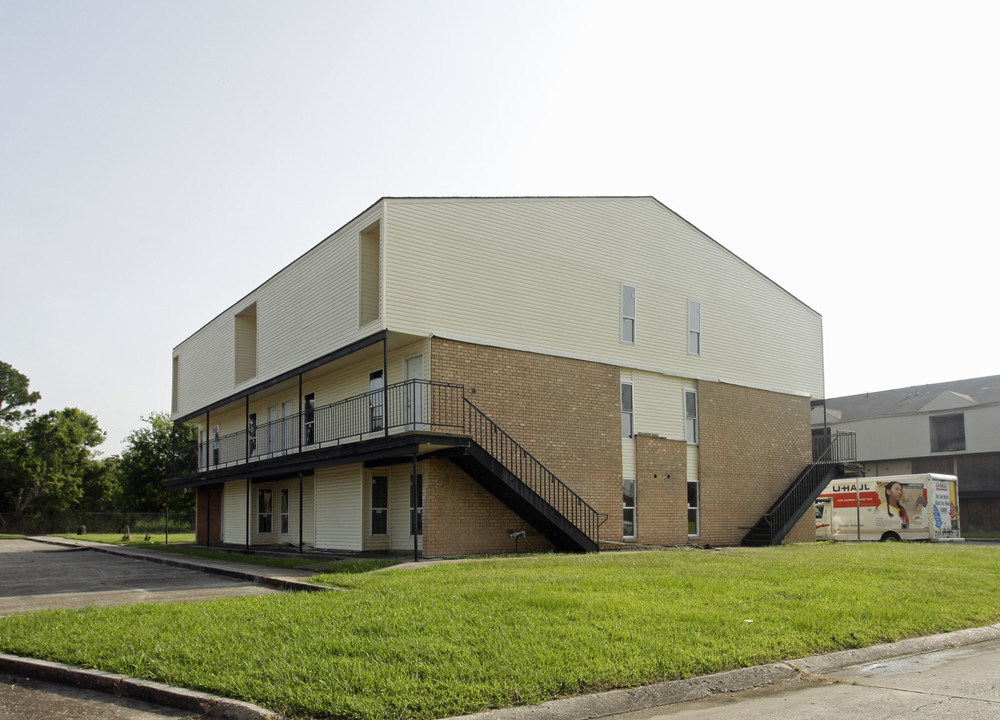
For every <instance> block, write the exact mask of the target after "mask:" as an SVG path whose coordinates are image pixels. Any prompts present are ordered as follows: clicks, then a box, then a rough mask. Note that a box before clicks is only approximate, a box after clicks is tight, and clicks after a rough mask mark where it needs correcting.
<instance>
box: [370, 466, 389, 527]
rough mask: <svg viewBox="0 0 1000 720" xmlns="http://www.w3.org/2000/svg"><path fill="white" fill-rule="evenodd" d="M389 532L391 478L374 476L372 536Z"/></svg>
mask: <svg viewBox="0 0 1000 720" xmlns="http://www.w3.org/2000/svg"><path fill="white" fill-rule="evenodd" d="M388 532H389V478H387V477H385V476H384V475H373V476H372V535H386V534H388Z"/></svg>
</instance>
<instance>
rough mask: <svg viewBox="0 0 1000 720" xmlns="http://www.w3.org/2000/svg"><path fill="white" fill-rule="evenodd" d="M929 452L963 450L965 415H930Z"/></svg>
mask: <svg viewBox="0 0 1000 720" xmlns="http://www.w3.org/2000/svg"><path fill="white" fill-rule="evenodd" d="M928 419H929V420H930V426H931V452H954V451H957V450H965V415H963V414H962V413H959V414H957V415H932V416H931V417H930V418H928Z"/></svg>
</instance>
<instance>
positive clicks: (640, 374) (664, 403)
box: [622, 370, 691, 440]
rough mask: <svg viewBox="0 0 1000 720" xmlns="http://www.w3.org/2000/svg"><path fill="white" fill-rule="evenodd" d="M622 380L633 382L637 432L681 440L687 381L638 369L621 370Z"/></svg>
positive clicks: (689, 384) (689, 382)
mask: <svg viewBox="0 0 1000 720" xmlns="http://www.w3.org/2000/svg"><path fill="white" fill-rule="evenodd" d="M626 376H627V377H626ZM622 380H629V381H631V382H632V386H633V395H634V403H635V431H636V432H637V433H649V434H652V435H658V436H660V437H665V438H669V439H671V440H683V439H684V392H683V391H684V388H685V387H690V386H691V381H690V380H684V379H682V378H676V377H669V376H666V375H660V374H658V373H652V372H645V371H640V370H631V371H629V370H623V371H622Z"/></svg>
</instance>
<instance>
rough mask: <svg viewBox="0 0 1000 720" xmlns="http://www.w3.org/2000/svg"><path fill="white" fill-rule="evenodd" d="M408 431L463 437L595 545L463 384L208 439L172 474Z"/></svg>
mask: <svg viewBox="0 0 1000 720" xmlns="http://www.w3.org/2000/svg"><path fill="white" fill-rule="evenodd" d="M412 430H422V431H439V432H441V431H443V432H460V433H462V434H464V435H468V436H469V437H471V439H472V440H474V441H475V442H476V443H477V444H478V445H479V446H480V447H482V448H483V450H484V451H486V452H487V453H488V454H489V455H490V456H492V457H493V458H494V459H495V460H496V461H497V462H499V463H500V464H501V465H502V466H503V467H504V468H506V469H507V471H509V472H510V473H512V474H513V475H514V476H515V477H516V478H517V479H518V480H520V481H521V482H522V483H524V485H525V486H526V487H528V488H529V489H530V490H531V491H532V492H533V493H535V495H537V496H538V497H539V498H541V500H542V501H544V502H545V503H547V504H548V505H550V506H551V507H552V508H553V509H554V510H555V511H556V512H557V513H559V514H560V515H562V516H563V517H564V518H566V519H567V520H568V521H569V522H570V523H572V524H573V525H574V526H576V527H577V528H578V529H579V530H580V531H581V532H582V533H583V534H585V535H586V536H587V537H588V538H590V539H591V540H593V541H594V542H595V543H597V542H598V537H599V536H598V533H599V530H598V528H599V526H600V524H601V516H600V515H599V513H598V512H597V511H596V510H594V508H592V507H591V506H590V505H589V504H588V503H587V502H586V501H585V500H583V498H581V497H580V496H579V495H577V494H576V493H575V492H574V491H573V490H571V489H570V488H569V486H567V485H566V484H565V483H564V482H563V481H562V480H560V479H559V478H558V477H556V476H555V474H553V473H552V471H550V470H549V469H548V468H546V467H545V466H544V465H543V464H542V463H541V462H539V461H538V460H537V459H536V458H535V457H534V456H533V455H532V454H531V453H530V452H528V451H527V450H526V449H525V448H524V446H522V445H521V444H520V443H518V442H517V441H516V440H514V439H513V438H512V437H511V436H510V435H509V434H508V433H507V432H506V431H504V430H503V429H502V428H501V427H500V426H499V425H497V424H496V423H495V422H494V421H493V420H491V419H490V418H489V417H488V416H487V415H486V414H485V413H483V412H482V411H481V410H480V409H479V408H477V407H476V406H475V405H474V404H473V403H472V402H470V401H469V400H468V399H467V398H466V397H465V387H464V386H463V385H456V384H452V383H440V382H433V381H430V380H406V381H405V382H401V383H396V384H395V385H390V386H389V387H387V388H385V389H378V390H371V391H369V392H366V393H361V394H360V395H355V396H354V397H350V398H346V399H344V400H340V401H338V402H335V403H331V404H329V405H324V406H321V407H317V408H311V409H307V410H305V411H303V412H301V413H296V414H294V415H289V416H287V417H284V418H280V419H276V420H272V421H270V422H265V423H262V424H258V425H256V426H255V427H254V426H251V427H248V428H247V429H246V430H241V431H239V432H235V433H229V434H227V435H220V436H218V437H212V436H210V437H209V438H208V439H207V440H202V441H201V442H199V443H198V444H197V445H192V446H188V447H186V448H180V449H178V450H177V451H175V469H174V473H173V474H174V476H175V477H181V476H185V475H192V474H195V473H197V472H204V471H209V470H216V469H221V468H226V467H232V466H236V465H243V464H246V463H253V462H258V461H260V460H266V459H270V458H275V457H280V456H283V455H288V454H292V453H298V452H302V451H305V450H314V449H316V448H321V447H329V446H333V445H345V444H348V443H354V442H360V441H363V440H371V439H375V438H377V437H379V436H382V435H385V434H394V433H400V432H407V431H412ZM209 432H211V430H210V431H209Z"/></svg>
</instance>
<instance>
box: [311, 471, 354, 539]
mask: <svg viewBox="0 0 1000 720" xmlns="http://www.w3.org/2000/svg"><path fill="white" fill-rule="evenodd" d="M363 474H364V473H363V470H362V466H361V465H360V464H354V465H338V466H336V467H328V468H319V469H318V470H317V471H316V547H318V548H325V549H329V550H362V549H363V544H362V534H361V533H362V514H361V513H362V507H363V503H362V489H361V485H362V481H361V478H362V476H363Z"/></svg>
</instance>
